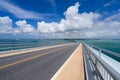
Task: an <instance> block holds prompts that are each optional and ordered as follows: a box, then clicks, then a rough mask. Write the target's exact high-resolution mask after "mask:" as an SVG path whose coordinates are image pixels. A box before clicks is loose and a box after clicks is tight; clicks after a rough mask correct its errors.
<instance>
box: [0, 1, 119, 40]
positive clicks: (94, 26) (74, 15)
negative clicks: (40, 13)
mask: <svg viewBox="0 0 120 80" xmlns="http://www.w3.org/2000/svg"><path fill="white" fill-rule="evenodd" d="M79 6H80V4H79V3H76V4H75V5H73V6H70V7H69V8H68V9H67V10H66V11H65V12H64V15H65V18H64V19H61V21H60V22H50V23H46V22H45V21H41V22H37V29H34V27H33V26H32V25H31V24H28V23H27V21H26V20H22V21H21V20H20V21H17V22H16V25H17V28H14V30H13V28H12V20H11V19H10V18H9V17H1V18H0V20H2V21H1V22H0V26H2V27H5V26H7V28H8V27H9V28H11V31H13V33H14V34H17V33H19V34H22V33H25V34H28V33H32V34H34V35H36V36H39V37H42V38H62V39H64V38H106V39H107V38H120V36H119V34H120V19H119V17H120V11H118V13H117V14H114V15H112V16H109V17H106V18H104V19H103V18H102V19H101V17H102V15H101V14H99V13H94V12H89V13H86V12H84V13H79V10H78V7H79ZM7 28H6V29H5V30H6V32H7V30H8V29H7ZM0 31H1V30H0ZM9 31H10V30H8V32H9Z"/></svg>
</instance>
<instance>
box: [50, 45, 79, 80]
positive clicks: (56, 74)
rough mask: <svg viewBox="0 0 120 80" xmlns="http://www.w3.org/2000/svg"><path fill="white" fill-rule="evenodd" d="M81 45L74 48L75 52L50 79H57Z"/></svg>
mask: <svg viewBox="0 0 120 80" xmlns="http://www.w3.org/2000/svg"><path fill="white" fill-rule="evenodd" d="M78 48H79V45H78V46H77V48H76V49H75V50H74V52H73V53H72V54H71V56H70V57H69V58H68V59H67V60H66V62H65V63H64V64H63V65H62V66H61V67H60V69H59V70H58V71H57V72H56V73H55V75H54V76H53V77H52V78H51V79H50V80H56V78H57V76H58V75H59V74H60V72H61V71H62V70H63V68H64V67H65V66H66V64H67V63H68V61H69V60H70V59H71V58H72V56H73V55H74V53H75V52H76V51H77V50H78Z"/></svg>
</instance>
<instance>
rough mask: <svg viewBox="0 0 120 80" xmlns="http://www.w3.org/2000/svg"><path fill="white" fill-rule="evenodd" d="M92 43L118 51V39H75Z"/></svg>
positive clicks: (119, 45) (119, 48)
mask: <svg viewBox="0 0 120 80" xmlns="http://www.w3.org/2000/svg"><path fill="white" fill-rule="evenodd" d="M77 41H79V42H85V43H87V44H92V45H95V46H97V47H100V48H104V49H107V50H110V51H113V52H117V53H120V40H77Z"/></svg>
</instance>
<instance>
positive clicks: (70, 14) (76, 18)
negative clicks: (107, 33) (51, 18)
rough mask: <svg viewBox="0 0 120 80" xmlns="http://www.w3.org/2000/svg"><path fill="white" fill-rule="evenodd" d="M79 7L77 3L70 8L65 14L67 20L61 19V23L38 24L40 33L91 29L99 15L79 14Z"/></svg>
mask: <svg viewBox="0 0 120 80" xmlns="http://www.w3.org/2000/svg"><path fill="white" fill-rule="evenodd" d="M79 6H80V5H79V3H76V4H75V5H74V6H71V7H69V8H68V9H67V11H65V13H64V15H65V19H61V21H60V22H59V23H56V22H51V23H46V22H44V21H42V22H38V31H39V32H42V33H50V32H64V31H71V30H80V29H85V28H91V27H92V25H93V24H94V21H96V20H97V19H98V17H99V14H97V13H92V12H90V13H82V14H79V13H78V7H79Z"/></svg>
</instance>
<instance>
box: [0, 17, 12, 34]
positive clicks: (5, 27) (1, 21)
mask: <svg viewBox="0 0 120 80" xmlns="http://www.w3.org/2000/svg"><path fill="white" fill-rule="evenodd" d="M0 33H1V34H9V33H13V28H12V19H10V18H9V17H8V16H5V17H0Z"/></svg>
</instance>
